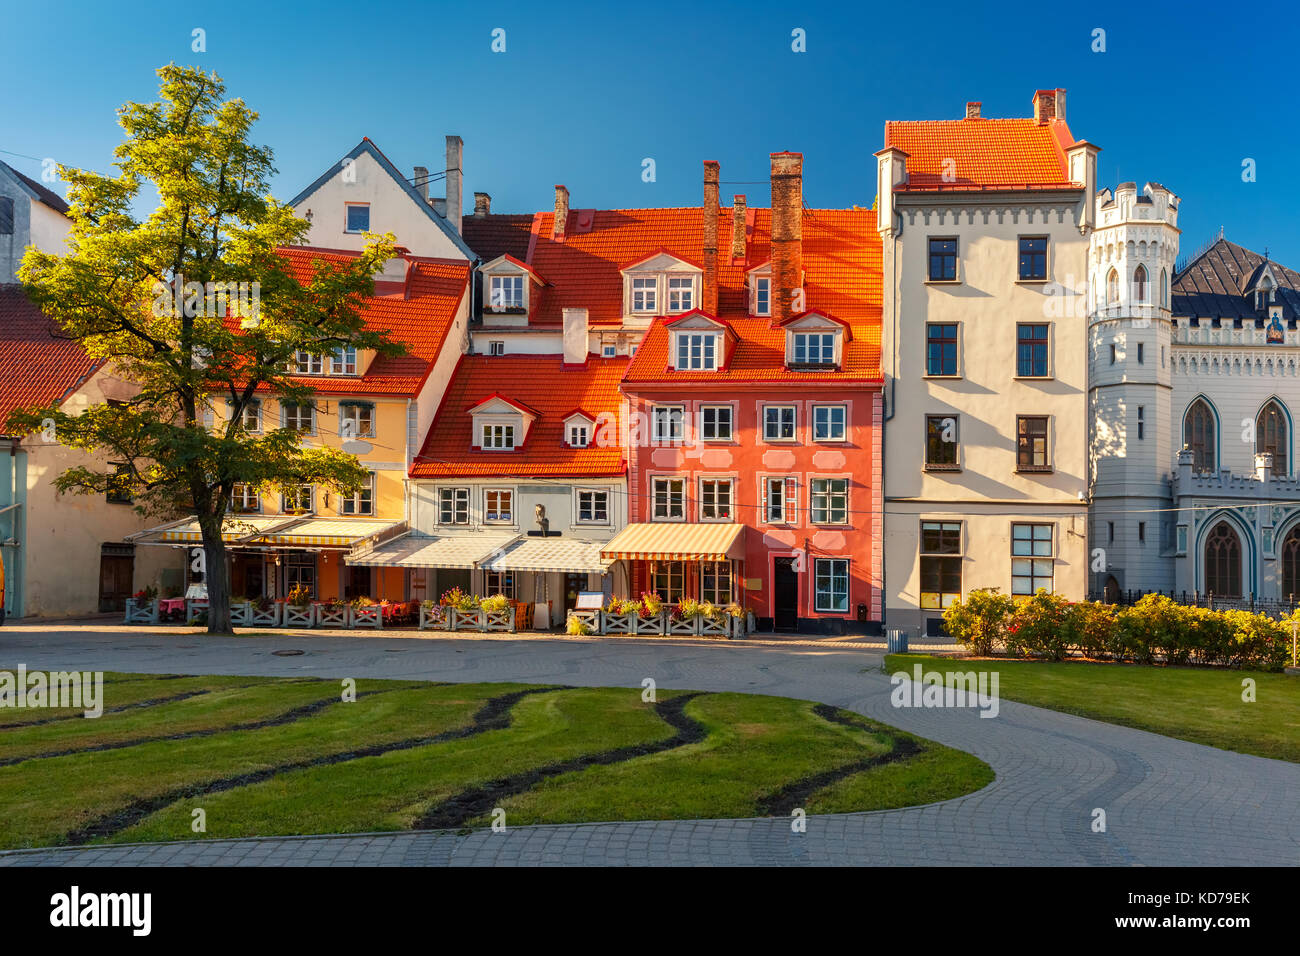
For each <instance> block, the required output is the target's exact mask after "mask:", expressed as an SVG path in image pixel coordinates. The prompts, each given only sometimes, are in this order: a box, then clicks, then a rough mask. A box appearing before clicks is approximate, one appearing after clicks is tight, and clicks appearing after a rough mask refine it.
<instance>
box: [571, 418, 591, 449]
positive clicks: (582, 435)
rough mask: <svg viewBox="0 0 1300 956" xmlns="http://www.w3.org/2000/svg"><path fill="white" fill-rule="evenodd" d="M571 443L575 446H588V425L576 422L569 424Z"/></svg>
mask: <svg viewBox="0 0 1300 956" xmlns="http://www.w3.org/2000/svg"><path fill="white" fill-rule="evenodd" d="M569 444H570V445H571V446H573V447H574V448H586V447H587V426H586V425H578V424H574V425H570V426H569Z"/></svg>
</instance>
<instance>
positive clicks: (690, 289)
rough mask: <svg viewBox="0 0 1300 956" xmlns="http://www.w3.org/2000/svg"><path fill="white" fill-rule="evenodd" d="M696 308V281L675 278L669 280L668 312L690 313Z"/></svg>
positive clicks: (687, 278) (679, 277)
mask: <svg viewBox="0 0 1300 956" xmlns="http://www.w3.org/2000/svg"><path fill="white" fill-rule="evenodd" d="M693 308H695V280H694V279H692V278H691V277H690V276H673V277H671V278H669V280H668V311H669V312H689V311H691V309H693Z"/></svg>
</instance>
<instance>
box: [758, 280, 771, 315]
mask: <svg viewBox="0 0 1300 956" xmlns="http://www.w3.org/2000/svg"><path fill="white" fill-rule="evenodd" d="M754 314H755V315H771V314H772V280H771V279H769V278H768V277H767V276H756V277H755V278H754Z"/></svg>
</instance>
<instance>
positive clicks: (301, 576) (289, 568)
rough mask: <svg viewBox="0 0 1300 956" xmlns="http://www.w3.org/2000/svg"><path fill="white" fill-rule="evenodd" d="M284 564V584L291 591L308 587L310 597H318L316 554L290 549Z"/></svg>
mask: <svg viewBox="0 0 1300 956" xmlns="http://www.w3.org/2000/svg"><path fill="white" fill-rule="evenodd" d="M284 564H285V568H284V586H285V587H286V588H287V589H288V590H289V591H292V590H293V589H294V588H296V587H302V588H306V590H307V594H308V596H309V597H313V598H314V597H316V555H314V554H312V553H310V552H303V551H290V552H289V553H288V554H286V555H285V556H284Z"/></svg>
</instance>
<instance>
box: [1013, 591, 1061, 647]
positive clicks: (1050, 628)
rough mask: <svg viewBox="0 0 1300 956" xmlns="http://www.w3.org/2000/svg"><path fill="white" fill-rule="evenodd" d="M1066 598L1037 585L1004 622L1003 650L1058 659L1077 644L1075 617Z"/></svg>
mask: <svg viewBox="0 0 1300 956" xmlns="http://www.w3.org/2000/svg"><path fill="white" fill-rule="evenodd" d="M1073 607H1074V605H1072V604H1071V603H1070V602H1069V601H1067V600H1066V599H1065V598H1063V597H1061V596H1060V595H1059V594H1049V593H1048V592H1047V591H1046V590H1045V589H1043V588H1039V589H1038V593H1037V594H1035V595H1034V596H1033V597H1031V598H1025V599H1023V600H1021V601H1018V602H1017V603H1016V610H1015V613H1014V615H1013V616H1012V619H1011V623H1010V624H1009V625H1007V637H1006V642H1007V650H1008V651H1012V652H1013V653H1019V654H1021V655H1024V656H1029V655H1031V654H1032V655H1036V656H1039V657H1046V658H1047V659H1048V660H1052V661H1060V660H1064V659H1065V656H1066V655H1067V654H1069V653H1070V648H1071V647H1073V646H1075V645H1076V644H1077V643H1078V639H1077V634H1076V627H1077V617H1076V616H1075V614H1074V612H1073Z"/></svg>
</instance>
